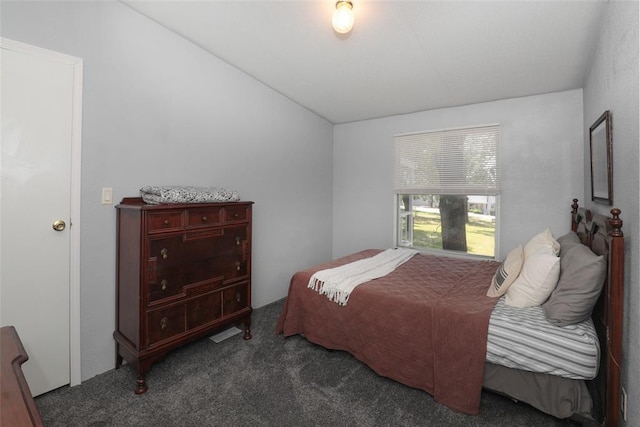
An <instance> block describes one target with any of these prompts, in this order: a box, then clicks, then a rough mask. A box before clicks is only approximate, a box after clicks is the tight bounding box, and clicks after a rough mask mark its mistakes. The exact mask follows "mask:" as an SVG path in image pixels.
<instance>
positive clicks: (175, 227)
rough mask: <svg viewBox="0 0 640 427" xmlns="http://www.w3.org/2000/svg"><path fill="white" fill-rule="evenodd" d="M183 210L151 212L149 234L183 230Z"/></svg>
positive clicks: (149, 215)
mask: <svg viewBox="0 0 640 427" xmlns="http://www.w3.org/2000/svg"><path fill="white" fill-rule="evenodd" d="M182 220H183V216H182V211H164V212H149V213H148V214H147V231H148V233H149V234H153V233H164V232H168V231H179V230H182V228H183V226H184V224H183V222H182Z"/></svg>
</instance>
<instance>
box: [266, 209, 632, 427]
mask: <svg viewBox="0 0 640 427" xmlns="http://www.w3.org/2000/svg"><path fill="white" fill-rule="evenodd" d="M577 202H578V201H577V200H576V199H574V200H573V204H572V205H571V229H570V230H567V234H566V235H563V236H560V237H558V238H557V243H558V247H557V252H556V255H557V258H558V260H557V261H556V262H557V264H558V267H557V268H558V270H560V268H561V269H562V271H561V272H560V273H558V274H559V275H560V279H561V280H560V281H558V279H556V282H558V283H560V282H562V283H572V285H573V286H575V284H576V283H577V282H576V281H578V282H579V281H581V280H583V279H584V278H585V277H587V276H588V275H587V276H585V274H587V273H585V272H586V271H588V270H589V269H590V268H591V267H590V265H588V266H585V265H584V264H583V263H580V262H578V261H576V259H577V258H575V253H579V252H584V251H585V248H588V249H589V251H587V252H588V253H589V255H588V256H592V257H594V258H595V257H597V258H598V260H599V262H601V263H602V264H603V267H602V271H601V275H600V276H597V275H596V276H593V275H591V276H593V277H599V278H600V279H599V283H598V287H597V292H596V293H595V294H594V292H593V289H592V290H591V295H590V297H589V298H591V300H592V303H590V305H589V304H587V305H588V313H587V314H586V316H585V318H584V319H582V320H580V321H579V322H578V320H575V319H577V317H576V316H578V317H579V316H584V312H585V311H584V310H585V307H582V306H581V307H580V309H581V310H582V311H581V314H576V313H574V311H576V312H577V311H580V310H573V311H572V309H565V305H566V304H567V302H568V301H569V302H571V304H574V300H575V298H576V296H575V292H574V293H571V292H569V291H567V289H569V288H567V287H566V286H567V285H563V286H562V288H561V286H560V285H558V286H557V287H555V288H554V289H553V292H556V293H558V296H553V297H551V296H546V297H544V298H545V302H544V304H541V305H540V306H535V307H529V308H524V309H522V310H518V308H513V307H509V305H511V304H512V303H514V302H515V301H516V300H515V296H514V297H513V298H511V301H509V304H505V301H507V299H508V298H509V297H511V293H509V291H508V290H505V291H503V292H502V293H501V294H500V295H498V296H496V295H492V296H488V294H489V293H490V292H488V288H489V287H490V284H492V286H493V285H495V284H496V277H497V276H498V275H499V274H498V271H502V272H503V273H504V271H503V270H505V268H507V267H505V263H507V259H505V260H504V261H503V262H502V263H499V262H497V261H488V260H473V259H467V258H460V257H451V256H443V255H426V254H417V255H415V256H412V257H411V258H410V259H409V260H408V261H406V262H404V263H403V264H401V265H399V266H398V267H397V268H395V269H394V270H393V271H391V272H390V273H388V274H385V275H384V276H381V277H378V278H376V279H375V280H371V281H369V282H366V283H363V284H361V285H359V286H357V287H355V288H354V289H353V291H351V293H350V295H349V297H348V303H345V304H341V303H336V302H335V301H334V300H331V299H330V298H328V297H327V295H322V294H321V293H320V292H318V291H317V289H314V287H313V286H311V287H310V284H311V283H313V281H314V280H317V279H314V278H315V277H317V274H319V273H318V272H323V271H334V270H330V269H335V268H337V267H340V266H349V265H355V264H357V262H359V261H362V262H366V260H370V259H372V258H373V257H376V256H378V255H380V254H381V252H382V251H381V250H379V249H367V250H363V251H360V252H357V253H354V254H351V255H348V256H345V257H342V258H339V259H336V260H333V261H331V262H329V263H326V264H322V265H318V266H315V267H311V268H309V269H306V270H302V271H299V272H297V273H295V274H294V275H293V277H292V279H291V283H290V287H289V292H288V295H287V298H286V300H285V303H284V305H283V308H282V312H281V314H280V317H279V320H278V324H277V326H276V332H277V333H281V334H283V335H284V336H285V337H287V336H291V335H298V334H300V335H303V336H304V337H305V338H306V339H307V340H309V341H310V342H313V343H315V344H319V345H321V346H324V347H326V348H328V349H334V350H343V351H347V352H349V353H351V354H352V355H353V356H355V357H356V358H357V359H358V360H360V361H362V362H364V363H365V364H367V365H368V366H369V367H371V368H372V369H373V370H374V371H375V372H377V373H378V374H379V375H382V376H385V377H388V378H391V379H394V380H396V381H399V382H401V383H403V384H406V385H408V386H410V387H414V388H418V389H422V390H424V391H426V392H428V393H429V394H431V395H432V396H433V397H434V398H435V399H436V400H437V401H438V402H440V403H443V404H444V405H446V406H448V407H449V408H451V409H453V410H455V411H460V412H463V413H467V414H478V413H479V411H480V410H481V408H480V395H481V391H482V389H483V388H484V389H488V390H491V391H493V392H497V393H501V394H504V395H507V396H509V397H511V398H513V399H516V400H518V401H522V402H526V403H528V404H530V405H532V406H534V407H536V408H537V409H539V410H541V411H544V412H546V413H549V414H551V415H553V416H556V417H558V418H572V419H575V420H578V421H580V422H582V423H584V424H590V425H607V426H615V425H617V424H618V412H619V411H618V408H619V388H620V366H621V349H622V307H623V304H622V297H623V270H624V237H623V233H622V231H621V228H622V221H621V220H620V217H619V215H620V210H618V209H612V210H611V217H605V216H603V215H592V213H591V212H590V211H589V210H587V209H584V208H581V207H579V206H578V203H577ZM546 232H547V233H549V234H550V232H549V231H548V230H546ZM541 235H543V233H541ZM536 237H538V236H536ZM533 240H534V239H533V238H532V239H531V241H533ZM531 241H529V242H527V244H526V245H525V248H524V250H522V249H521V250H522V252H523V253H524V252H526V249H527V248H529V244H530V242H531ZM552 241H554V242H556V240H554V239H552ZM561 244H562V245H561ZM554 245H555V243H554ZM560 246H562V247H560ZM574 246H576V247H577V248H576V249H570V248H572V247H574ZM513 252H514V253H515V252H516V251H515V249H514V251H513ZM529 252H531V250H529ZM565 253H566V254H572V255H571V256H569V255H566V256H564V257H563V254H565ZM510 255H511V253H510ZM507 258H508V259H512V258H513V257H511V256H508V257H507ZM523 259H524V258H523ZM526 259H527V260H528V259H529V256H527V258H526ZM523 262H524V261H523ZM561 262H562V263H563V264H561ZM567 263H570V264H567ZM525 264H526V263H525ZM529 264H532V263H531V262H530V263H529ZM561 265H562V267H560V266H561ZM507 269H508V268H507ZM529 269H530V268H529ZM563 273H565V274H564V279H562V276H561V275H562V274H563ZM524 275H525V274H524V270H523V269H522V268H521V269H518V274H516V275H515V276H517V278H515V279H514V278H512V279H511V280H509V282H513V280H520V276H524ZM591 276H590V277H591ZM556 277H557V276H556ZM492 281H493V282H492ZM592 281H593V280H592ZM596 282H598V279H596ZM512 286H514V287H515V288H517V289H521V286H520V285H518V286H516V285H512ZM554 286H555V283H554ZM580 286H582V285H580ZM496 289H497V288H496ZM561 289H562V291H561ZM563 291H567V292H568V293H567V292H565V293H564V294H563V293H562V292H563ZM580 292H582V291H580ZM512 293H513V294H514V295H516V292H515V291H514V292H512ZM568 294H571V295H570V296H567V295H568ZM554 295H555V294H554ZM580 298H581V301H580V304H578V303H575V304H574V305H576V306H580V305H584V304H583V301H582V300H583V299H584V298H583V297H582V296H580ZM596 301H597V302H596ZM563 304H564V305H563ZM516 305H517V304H516ZM543 306H544V307H543ZM572 307H573V305H572ZM570 308H571V307H570ZM505 310H506V311H509V310H511V311H515V312H518V313H522V314H523V315H524V316H525V317H524V318H519V319H517V320H513V319H511V318H508V316H507V315H505V313H504V311H505ZM535 312H537V314H536V313H535ZM541 313H542V314H541ZM507 314H508V313H507ZM540 314H541V315H542V316H543V318H544V317H545V316H546V317H547V319H550V321H544V319H543V323H546V324H548V325H550V327H551V328H555V329H556V330H558V331H562V333H564V331H565V330H568V329H580V328H583V329H581V330H580V331H579V333H581V334H582V335H581V338H579V339H578V340H583V341H591V344H590V345H591V347H588V348H587V349H584V350H583V349H582V348H580V349H576V350H572V349H567V348H564V349H561V350H557V349H553V348H549V349H547V350H546V355H543V356H540V355H533V356H532V358H533V359H534V365H539V366H535V367H530V366H528V365H527V363H531V361H524V362H523V361H522V360H519V359H521V358H522V357H520V356H522V355H524V354H525V353H526V351H525V350H526V348H527V347H529V348H541V349H543V350H544V349H545V346H546V345H547V344H548V343H542V344H540V343H539V342H536V343H535V344H531V343H529V345H528V346H527V344H526V343H525V344H523V346H522V347H521V348H522V349H524V350H522V351H518V350H517V349H518V346H517V345H516V344H513V345H511V344H509V343H507V344H506V345H505V344H504V341H502V342H501V340H502V339H511V338H513V335H514V334H520V332H514V331H512V329H513V330H515V329H517V327H520V328H524V329H525V330H529V328H528V327H527V323H526V322H528V321H529V320H528V317H527V316H539V315H540ZM505 316H506V317H505ZM507 318H508V319H507ZM505 319H507V320H505ZM574 320H575V321H574ZM550 322H553V323H555V324H554V325H551V324H550ZM563 322H564V323H563ZM501 323H504V327H506V328H507V330H509V332H508V333H504V329H500V328H501V327H502V326H501V325H500V324H501ZM496 325H497V326H496ZM548 325H545V327H547V326H548ZM496 331H498V332H496ZM500 331H502V332H500ZM525 334H527V333H526V332H525ZM505 335H510V336H511V338H509V337H507V338H505ZM529 335H532V334H529ZM551 335H553V331H552V333H549V332H548V331H545V332H541V333H540V336H541V337H543V339H544V337H549V336H551ZM529 338H530V337H527V338H526V340H528V339H529ZM526 340H525V341H526ZM547 341H552V340H551V339H547ZM557 341H558V342H561V343H562V342H564V341H566V340H565V339H564V337H561V338H558V339H557ZM501 347H514V348H515V349H516V351H515V352H512V354H511V355H503V354H501V353H500V348H501ZM488 349H489V351H488ZM496 349H498V350H497V351H496ZM570 352H574V353H570ZM494 353H497V354H494ZM549 354H561V355H563V357H561V359H565V360H567V361H573V360H580V362H578V363H576V364H575V365H576V366H577V367H578V368H581V367H582V368H585V367H586V368H585V369H584V370H580V369H578V372H576V373H571V372H570V373H567V372H566V370H569V371H571V370H572V368H571V367H568V366H565V365H563V366H561V367H560V368H558V367H556V366H553V363H550V364H548V363H547V357H546V356H548V355H549ZM578 355H579V356H580V357H583V356H584V357H585V361H584V363H583V362H582V359H579V358H578ZM585 355H586V356H585ZM492 358H493V359H492ZM509 360H510V361H509ZM536 362H539V363H536ZM522 363H524V365H522ZM541 367H542V368H541Z"/></svg>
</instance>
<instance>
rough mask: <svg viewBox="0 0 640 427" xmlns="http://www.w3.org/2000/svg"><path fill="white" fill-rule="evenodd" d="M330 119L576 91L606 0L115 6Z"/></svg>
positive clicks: (133, 2) (140, 2) (134, 1)
mask: <svg viewBox="0 0 640 427" xmlns="http://www.w3.org/2000/svg"><path fill="white" fill-rule="evenodd" d="M121 1H122V2H123V3H125V4H127V5H128V6H130V7H131V8H133V9H135V10H137V11H138V12H140V13H142V14H143V15H146V16H147V17H149V18H151V19H152V20H154V21H156V22H158V23H159V24H161V25H163V26H164V27H166V28H168V29H169V30H172V31H174V32H176V33H177V34H180V35H182V36H183V37H185V38H187V39H189V40H191V41H192V42H193V43H195V44H197V45H199V46H200V47H202V48H203V49H205V50H207V51H209V52H211V53H212V54H213V55H215V56H217V57H219V58H221V59H222V60H224V61H226V62H228V63H229V64H231V65H233V66H235V67H237V68H238V69H240V70H242V71H243V72H245V73H247V74H249V75H251V76H253V77H254V78H255V79H257V80H259V81H261V82H262V83H264V84H265V85H267V86H269V87H271V88H273V89H274V90H276V91H277V92H279V93H281V94H283V95H284V96H286V97H288V98H290V99H291V100H293V101H295V102H296V103H298V104H300V105H302V106H304V107H306V108H308V109H309V110H311V111H313V112H315V113H317V114H318V115H320V116H322V117H324V118H325V119H327V120H329V121H330V122H332V123H334V124H337V123H345V122H351V121H357V120H364V119H371V118H378V117H384V116H391V115H397V114H404V113H411V112H415V111H423V110H430V109H434V108H442V107H450V106H458V105H466V104H474V103H479V102H485V101H492V100H497V99H505V98H513V97H520V96H528V95H534V94H542V93H549V92H556V91H562V90H570V89H576V88H581V87H582V86H583V83H584V80H585V76H586V73H587V72H588V66H589V64H590V58H591V55H592V53H593V51H594V49H595V44H596V43H597V35H598V34H599V29H600V24H601V21H602V17H603V15H604V11H605V7H606V1H607V0H593V1H589V0H581V1H572V0H548V1H525V0H507V1H483V0H475V1H454V0H449V1H436V0H431V1H427V0H423V1H406V0H392V1H376V0H354V1H353V3H354V13H355V25H354V28H353V31H351V33H349V34H348V35H346V36H344V35H342V36H341V35H338V34H337V33H335V32H334V31H333V29H332V27H331V16H332V13H333V10H335V0H288V1H275V0H271V1H268V0H263V1H245V0H233V1H220V0H199V1H188V0H168V1H167V0H164V1H159V0H156V1H149V0H121Z"/></svg>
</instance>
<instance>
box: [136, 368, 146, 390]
mask: <svg viewBox="0 0 640 427" xmlns="http://www.w3.org/2000/svg"><path fill="white" fill-rule="evenodd" d="M147 389H148V387H147V381H146V379H145V375H144V374H140V373H138V379H137V380H136V389H135V393H136V394H143V393H146V392H147Z"/></svg>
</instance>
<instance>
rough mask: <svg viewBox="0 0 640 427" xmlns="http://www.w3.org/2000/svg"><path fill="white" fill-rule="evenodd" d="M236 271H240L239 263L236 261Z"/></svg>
mask: <svg viewBox="0 0 640 427" xmlns="http://www.w3.org/2000/svg"><path fill="white" fill-rule="evenodd" d="M236 270H238V271H240V262H238V261H236Z"/></svg>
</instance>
